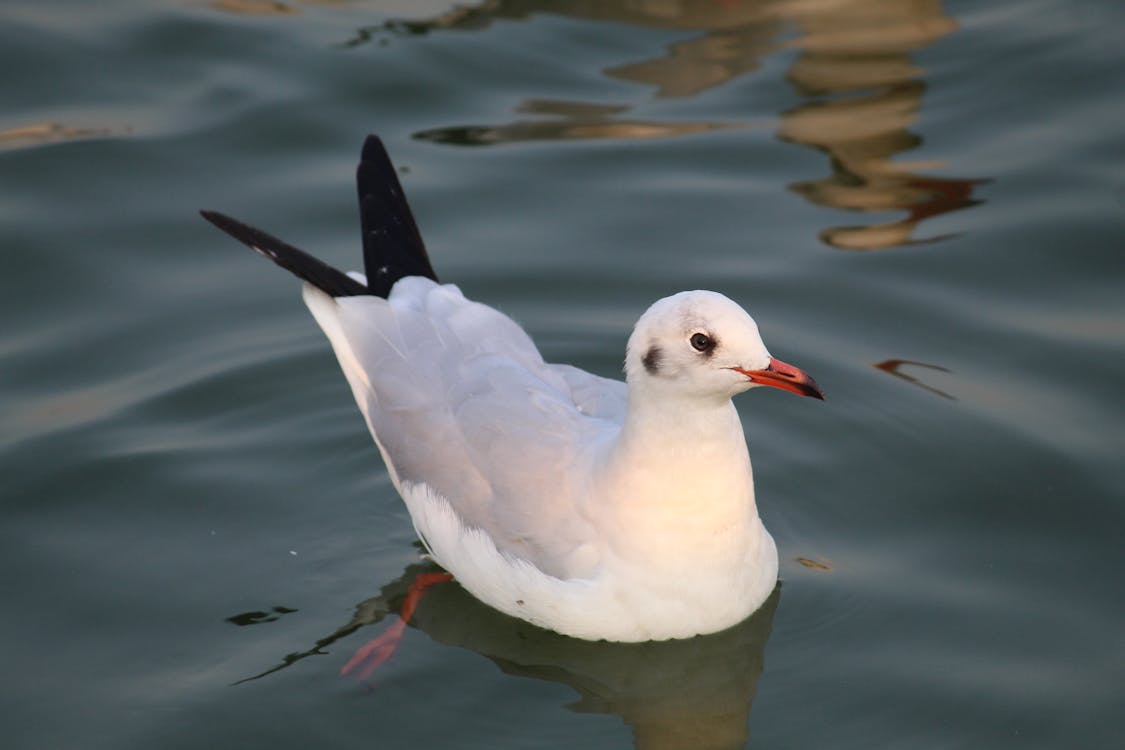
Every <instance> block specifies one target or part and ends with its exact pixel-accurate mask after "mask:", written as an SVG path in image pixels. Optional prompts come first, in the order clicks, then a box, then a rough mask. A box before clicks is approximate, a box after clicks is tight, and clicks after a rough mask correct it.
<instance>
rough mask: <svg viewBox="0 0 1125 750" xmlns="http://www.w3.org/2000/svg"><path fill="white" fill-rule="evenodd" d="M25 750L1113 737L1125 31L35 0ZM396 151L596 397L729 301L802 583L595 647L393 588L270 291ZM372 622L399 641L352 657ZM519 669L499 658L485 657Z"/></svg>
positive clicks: (881, 3)
mask: <svg viewBox="0 0 1125 750" xmlns="http://www.w3.org/2000/svg"><path fill="white" fill-rule="evenodd" d="M0 19H2V20H3V23H0V66H2V69H3V70H5V71H7V75H5V76H3V77H2V78H0V91H2V92H3V101H4V104H5V106H4V108H3V111H2V113H0V215H2V217H3V227H4V229H3V238H4V242H3V257H4V260H5V269H6V270H5V272H4V274H3V275H2V277H0V288H2V290H3V296H2V297H0V311H2V315H3V320H4V325H3V326H0V383H2V390H0V425H2V431H0V470H2V472H3V477H4V481H3V484H2V485H0V486H2V490H0V493H2V495H0V497H2V523H0V545H2V546H0V549H2V550H3V555H4V559H5V565H4V570H5V575H4V579H3V580H4V604H5V606H4V611H3V615H2V616H0V636H2V638H3V643H4V644H5V649H4V650H5V654H6V656H5V659H4V663H5V667H6V669H5V678H6V679H5V680H4V681H3V687H2V688H0V695H2V702H3V705H4V710H3V712H2V713H0V717H2V718H0V732H2V733H3V735H2V736H3V737H4V745H5V746H6V747H20V748H25V747H26V748H60V747H83V748H86V747H112V748H131V747H137V748H139V747H145V748H149V747H169V748H171V747H199V746H201V745H207V744H210V745H214V746H218V747H234V746H239V745H245V746H250V747H262V746H267V745H268V746H271V747H275V748H280V747H294V748H296V747H310V746H317V747H331V746H342V747H360V746H362V747H370V746H377V747H408V746H427V745H429V746H434V747H459V748H461V747H465V748H468V747H488V748H494V747H509V746H511V747H606V748H615V747H629V746H631V745H633V744H635V745H636V746H638V747H643V748H664V747H685V748H687V747H741V746H743V745H744V744H746V743H747V742H749V743H750V744H753V745H755V746H767V747H811V746H817V747H822V746H823V747H864V748H866V747H887V746H894V747H942V748H948V747H974V748H976V747H1013V748H1015V747H1019V748H1024V747H1029V746H1032V747H1091V748H1092V747H1099V748H1100V747H1109V746H1113V745H1115V744H1117V743H1119V742H1120V738H1121V736H1122V735H1123V733H1125V723H1123V720H1122V718H1121V711H1120V707H1121V705H1122V700H1123V698H1125V637H1123V632H1125V631H1123V629H1122V624H1123V623H1125V597H1123V596H1122V584H1121V581H1122V576H1123V574H1125V559H1123V557H1125V556H1123V547H1122V530H1123V528H1125V527H1123V522H1125V499H1123V497H1125V481H1123V480H1125V470H1123V468H1122V454H1123V453H1125V425H1123V414H1125V409H1123V408H1122V402H1123V400H1122V397H1121V396H1120V388H1121V383H1122V380H1123V376H1125V293H1123V289H1125V287H1123V274H1122V272H1123V271H1125V262H1123V261H1122V260H1121V258H1122V250H1123V248H1125V222H1123V219H1125V184H1123V182H1122V175H1123V174H1125V129H1123V128H1122V126H1121V123H1122V122H1125V93H1123V92H1125V89H1122V85H1121V82H1122V74H1123V72H1125V52H1123V49H1122V44H1121V29H1122V28H1125V11H1123V10H1122V6H1121V5H1120V4H1119V3H1115V2H1111V1H1110V0H1104V1H1103V2H1078V3H1070V2H1065V0H1044V1H1041V2H1014V1H1013V0H1007V1H1005V2H997V3H983V4H978V3H969V2H950V3H938V2H933V1H927V0H913V1H909V0H908V1H899V0H834V1H830V0H825V1H823V2H818V1H816V0H772V1H763V2H757V3H751V2H698V3H686V2H656V1H653V2H647V1H640V2H635V1H634V2H623V1H622V2H582V1H575V2H564V1H563V0H558V1H556V2H549V1H543V2H534V1H532V0H527V1H524V2H504V1H503V0H499V1H496V2H488V3H481V4H475V5H464V6H455V5H453V4H445V3H441V2H423V3H413V2H405V1H403V0H398V1H397V2H390V3H379V2H365V1H364V0H352V1H349V0H338V1H337V2H328V1H325V2H313V1H312V0H308V1H306V2H298V1H297V0H279V1H277V2H271V1H269V0H218V1H216V2H211V3H208V2H205V1H200V2H192V1H191V0H185V1H183V2H177V1H175V0H170V1H166V2H161V3H141V2H127V1H125V0H112V1H109V2H99V3H89V2H78V1H77V0H53V1H52V2H50V3H38V2H31V1H30V0H15V2H8V3H6V4H5V6H4V7H3V9H0ZM371 131H376V132H379V133H380V134H381V135H382V136H383V137H384V139H385V141H386V142H387V144H388V147H389V148H390V150H391V152H392V154H393V156H394V158H395V160H396V163H398V164H399V165H400V167H401V171H402V179H403V182H404V185H405V188H406V190H407V192H408V193H409V195H410V198H411V201H412V203H413V205H414V208H415V212H416V214H417V217H418V220H419V223H420V224H421V227H422V231H423V234H424V235H425V237H426V238H427V242H428V245H429V247H430V253H431V256H432V258H433V260H434V263H435V266H436V267H437V268H438V271H439V273H441V274H442V276H443V278H446V279H449V280H454V281H456V282H457V283H459V284H460V285H461V286H462V288H463V289H464V290H465V291H466V292H467V293H468V294H470V295H471V296H474V297H476V298H478V299H482V300H484V301H487V302H489V303H491V304H494V305H496V306H498V307H500V308H501V309H503V310H505V311H506V312H508V313H509V314H511V315H513V316H514V317H515V318H516V319H518V320H520V321H521V322H522V323H523V324H524V325H525V326H526V327H527V328H528V329H529V330H530V332H531V333H532V334H533V336H535V338H536V339H537V340H538V341H539V342H540V344H541V347H542V349H543V351H544V353H545V354H546V355H547V357H548V358H549V359H553V360H556V361H569V362H573V363H575V364H578V365H580V366H582V367H585V368H588V369H591V370H594V371H596V372H599V373H601V374H605V375H614V374H616V373H617V372H618V371H619V368H620V361H621V358H622V351H623V346H624V341H625V338H626V336H627V334H628V331H629V328H630V326H631V325H632V323H633V321H634V320H635V319H636V317H637V315H638V314H639V313H640V312H641V311H642V310H643V309H644V308H645V306H647V304H648V303H649V302H651V301H652V300H654V299H656V298H657V297H659V296H662V295H665V294H668V293H671V292H674V291H677V290H679V289H683V288H713V289H717V290H719V291H722V292H724V293H726V294H728V295H729V296H731V297H733V298H735V299H737V300H739V301H741V302H743V303H744V304H745V305H746V306H747V308H749V309H750V310H751V311H752V313H753V314H754V315H755V317H756V318H757V319H758V320H759V322H760V324H761V327H762V331H763V335H764V337H765V338H766V341H767V343H769V344H770V348H771V350H772V351H773V352H774V353H775V354H776V355H778V356H779V357H781V358H783V359H786V360H788V361H792V362H795V363H798V364H800V365H801V366H802V367H804V368H805V369H807V370H808V371H809V372H811V373H813V374H814V375H815V376H816V378H817V380H818V381H819V382H820V383H821V385H822V386H823V387H824V389H825V391H826V392H827V394H828V398H829V400H828V401H827V402H825V403H823V404H821V403H815V402H811V400H806V399H796V398H793V397H791V396H786V395H785V394H781V393H761V392H756V393H752V394H749V395H747V396H744V397H742V398H741V399H740V401H739V405H740V409H741V412H742V415H743V418H744V421H745V424H746V427H747V432H748V435H749V436H750V440H751V450H752V453H753V456H754V460H755V468H756V476H757V484H758V494H759V504H760V506H761V510H762V513H763V516H764V518H765V520H766V523H767V525H768V526H769V527H770V529H771V530H772V531H773V533H774V536H775V537H776V538H777V540H778V543H779V547H780V549H781V554H782V578H783V582H782V584H781V586H780V589H779V591H778V592H776V594H775V597H774V598H773V599H771V601H770V602H769V604H768V605H767V607H766V608H764V609H763V610H762V611H761V612H759V613H758V614H757V615H755V617H754V618H752V619H751V620H750V621H748V622H747V623H744V624H743V625H742V626H740V627H738V628H735V629H733V630H731V631H728V632H727V633H723V634H720V635H717V636H713V637H708V638H698V639H693V640H691V641H686V642H674V643H664V644H645V645H635V646H612V645H607V644H590V643H582V642H578V641H572V640H568V639H564V638H561V637H558V636H553V635H550V634H546V633H542V632H539V631H535V630H534V629H532V628H530V627H529V626H526V625H523V624H522V623H519V622H516V621H513V620H510V619H507V618H505V617H503V616H500V615H497V614H495V613H493V612H491V611H490V610H488V609H487V608H485V607H483V606H481V605H478V604H476V603H475V602H473V601H472V600H471V599H469V598H468V597H467V596H466V595H465V594H464V593H463V592H461V591H460V590H459V589H458V588H457V587H456V586H446V587H439V588H436V589H434V590H433V591H432V592H431V594H430V595H428V596H427V597H426V598H425V599H424V600H423V603H422V606H421V607H420V609H419V612H418V620H417V622H416V623H414V625H415V626H416V627H412V628H410V629H409V630H408V631H407V636H406V639H405V643H404V646H403V648H402V650H401V652H400V653H399V654H398V655H397V656H396V658H395V659H394V660H393V661H392V662H390V663H389V664H388V665H386V666H385V667H384V668H383V669H382V670H381V671H380V672H379V673H378V674H377V676H376V678H375V687H374V690H365V689H363V688H361V687H360V686H358V685H356V684H355V683H354V682H352V681H351V680H348V679H344V678H340V677H339V676H338V672H339V670H340V667H341V666H342V665H343V664H344V663H345V662H346V661H347V659H348V658H349V657H350V655H351V653H352V651H353V650H354V649H355V648H356V647H357V646H359V645H360V644H361V643H363V642H364V641H365V640H367V639H368V638H370V637H372V636H373V635H375V634H376V633H378V632H379V628H380V627H382V626H383V624H385V623H386V622H389V621H390V618H393V615H388V614H387V613H388V611H391V610H393V609H395V607H397V605H398V604H399V603H400V602H401V599H402V596H403V594H404V592H405V588H406V585H407V583H408V581H409V580H410V579H411V578H412V577H413V574H414V572H415V570H416V566H417V565H418V564H419V563H418V561H419V554H418V548H417V547H416V545H415V542H414V535H413V532H412V529H411V526H410V522H409V519H408V517H407V515H406V512H405V510H404V509H403V508H402V505H401V503H400V502H399V500H398V499H397V497H396V495H395V493H394V490H393V488H392V487H391V485H390V482H389V479H388V478H387V475H386V472H385V470H384V469H383V467H382V464H381V462H380V461H379V458H378V454H377V452H376V451H375V449H374V447H373V446H372V445H371V443H370V440H369V438H368V437H367V435H366V433H365V430H364V427H363V424H362V421H361V419H360V418H359V416H358V415H357V413H356V410H355V407H354V405H353V404H352V401H351V396H350V394H349V392H348V390H347V387H346V385H345V383H344V380H343V378H342V377H341V375H340V373H339V372H338V368H337V365H336V363H335V361H334V359H333V357H332V355H331V353H330V351H329V349H328V346H327V344H326V342H325V341H324V340H323V338H322V335H321V334H320V332H319V331H318V330H317V329H316V327H315V325H314V324H313V322H312V321H311V319H310V317H309V316H308V314H307V312H306V311H305V309H304V307H303V305H302V304H301V302H300V299H299V297H298V294H297V292H298V289H297V285H296V284H295V283H293V281H292V280H291V279H290V278H287V277H286V276H285V275H284V274H282V273H281V272H279V271H277V270H276V269H274V268H272V267H270V266H269V265H268V264H265V263H263V262H261V261H260V260H259V259H257V258H255V257H253V256H252V255H251V254H250V253H248V252H246V251H245V250H243V249H240V248H239V247H238V246H236V245H234V243H231V242H230V241H229V240H228V239H226V238H225V237H223V236H221V235H219V234H218V233H217V232H215V231H214V230H213V228H211V227H209V226H208V225H206V224H205V223H204V222H203V221H201V220H200V219H199V218H198V216H197V214H196V211H197V209H200V208H216V209H220V210H223V211H226V212H229V213H231V214H233V215H235V216H238V217H240V218H243V219H245V220H247V221H250V222H252V223H255V224H258V225H261V226H263V227H264V228H266V229H269V230H270V231H272V232H274V233H276V234H278V235H280V236H282V237H285V238H287V239H289V240H290V241H292V242H294V243H295V244H298V245H300V246H302V247H305V248H307V249H309V250H312V251H314V252H316V253H317V254H319V255H320V256H321V257H323V258H325V259H326V260H328V261H329V262H331V263H333V264H334V265H337V266H342V267H356V266H358V265H359V263H360V261H359V242H358V239H359V238H358V222H357V217H356V210H355V205H354V203H355V198H354V194H353V183H352V179H353V177H352V172H353V169H354V165H355V161H356V157H357V154H358V149H359V145H360V143H361V142H362V139H363V136H364V135H365V134H366V133H368V132H371ZM373 623H380V624H378V625H375V626H374V627H369V626H370V625H371V624H373ZM497 667H499V669H497Z"/></svg>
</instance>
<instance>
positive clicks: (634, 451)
mask: <svg viewBox="0 0 1125 750" xmlns="http://www.w3.org/2000/svg"><path fill="white" fill-rule="evenodd" d="M652 395H653V394H647V396H648V397H647V398H635V397H633V394H630V399H629V404H628V411H627V413H626V417H625V421H624V424H623V425H622V429H621V432H620V433H619V435H618V438H617V443H616V445H615V446H614V448H613V450H612V452H611V456H610V463H609V465H608V466H607V468H608V470H609V472H610V473H611V474H614V475H619V476H622V477H626V476H627V477H630V478H631V481H633V482H635V483H636V484H637V485H638V486H637V487H635V488H633V490H634V491H633V492H632V493H629V494H632V495H636V494H637V493H639V492H644V493H645V494H647V496H648V497H649V498H650V500H656V501H660V502H664V503H672V504H683V503H688V504H694V503H696V502H703V503H716V502H717V503H720V504H724V503H728V502H729V503H731V504H733V505H735V506H741V505H745V504H746V503H749V505H750V506H751V507H753V505H754V478H753V473H752V471H751V468H750V455H749V452H748V451H747V449H746V438H745V435H744V434H743V432H742V423H741V421H740V420H739V418H738V412H737V410H735V408H734V404H733V403H731V401H730V399H729V398H725V399H715V400H700V399H696V398H693V399H677V398H675V397H664V398H653V397H652Z"/></svg>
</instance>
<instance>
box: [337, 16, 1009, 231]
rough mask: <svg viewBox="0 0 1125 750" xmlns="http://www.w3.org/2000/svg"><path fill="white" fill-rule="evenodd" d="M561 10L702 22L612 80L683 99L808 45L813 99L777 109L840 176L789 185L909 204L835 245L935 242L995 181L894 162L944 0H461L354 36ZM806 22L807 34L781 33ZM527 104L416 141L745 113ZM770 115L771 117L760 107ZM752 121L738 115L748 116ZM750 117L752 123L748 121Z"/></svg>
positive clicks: (875, 205) (846, 201) (477, 24)
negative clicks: (659, 116) (921, 232)
mask: <svg viewBox="0 0 1125 750" xmlns="http://www.w3.org/2000/svg"><path fill="white" fill-rule="evenodd" d="M544 13H548V14H555V15H565V16H569V17H572V18H580V19H589V20H595V21H613V22H618V23H628V24H633V25H637V26H645V27H655V28H669V29H686V30H691V31H696V32H698V35H697V36H693V37H692V38H690V39H687V40H685V41H680V42H676V43H674V44H671V45H669V46H668V47H667V48H665V49H664V50H663V51H662V53H661V54H659V55H656V56H653V57H650V58H647V59H644V60H639V61H633V62H626V63H623V64H621V65H618V66H614V67H611V68H608V69H606V70H605V71H604V72H605V73H606V75H608V76H612V77H614V78H618V79H621V80H627V81H633V82H636V83H640V84H645V85H647V86H652V87H654V88H655V89H656V96H657V97H667V98H686V97H692V96H695V95H697V94H700V93H702V92H704V91H706V90H708V89H711V88H713V87H715V86H719V85H721V84H724V83H727V82H729V81H730V80H732V79H734V78H736V77H738V76H741V75H744V74H746V73H750V72H752V71H755V70H757V69H758V68H759V65H760V62H761V60H762V59H763V58H764V57H765V56H766V55H769V54H773V53H775V52H777V51H779V50H782V49H799V50H801V54H800V56H799V57H798V58H797V59H796V61H795V62H794V63H793V65H792V66H791V68H790V69H789V71H788V74H787V78H788V79H789V81H790V82H791V83H792V84H793V85H794V86H795V87H796V89H797V91H798V92H799V93H800V94H801V95H803V96H804V97H806V98H807V99H808V100H809V101H808V102H807V103H806V104H802V105H800V106H798V107H796V108H793V109H791V110H789V111H787V112H784V113H782V115H781V125H780V128H779V131H778V135H779V137H780V138H781V139H782V140H784V141H788V142H791V143H797V144H801V145H804V146H810V147H812V148H815V149H817V150H818V151H822V152H824V153H825V154H827V155H828V157H829V163H830V166H831V174H829V175H828V176H827V177H823V178H820V179H817V180H809V181H801V182H796V183H793V184H792V185H791V186H790V187H791V189H792V190H793V191H794V192H796V193H798V194H799V195H801V196H803V197H805V198H806V199H807V200H809V201H811V202H812V203H815V204H817V205H821V206H826V207H828V208H833V209H842V210H847V211H855V212H864V213H869V212H887V211H905V212H906V216H905V217H903V218H901V219H898V220H895V221H888V222H876V223H868V224H858V225H851V226H836V227H830V228H828V229H825V230H823V231H821V232H820V235H819V236H820V238H821V239H822V240H823V241H824V242H825V243H827V244H829V245H831V246H833V247H837V248H841V249H848V250H874V249H879V248H888V247H897V246H904V245H914V244H920V243H926V242H935V241H938V240H941V239H945V238H946V237H948V236H949V235H943V236H937V237H929V238H925V239H917V238H916V237H915V231H916V228H917V227H918V225H919V224H920V223H921V222H923V221H924V220H926V219H928V218H930V217H933V216H940V215H942V214H946V213H949V212H951V211H957V210H959V209H962V208H967V207H970V206H974V205H977V204H978V203H980V200H979V199H977V198H975V197H974V196H973V192H974V190H975V188H976V186H978V185H980V184H983V183H984V182H986V181H987V180H981V179H966V178H956V177H934V176H931V175H927V174H923V173H922V172H923V170H925V171H929V170H933V169H937V168H939V167H941V166H942V163H941V162H936V161H931V162H914V163H911V162H898V161H894V159H895V157H896V156H898V155H899V154H901V153H904V152H906V151H909V150H911V149H914V148H916V147H918V146H919V145H920V144H921V143H922V138H921V136H919V135H917V134H915V133H912V132H911V131H910V130H909V128H910V127H911V126H912V125H914V123H915V122H916V121H917V120H918V117H919V112H920V110H921V106H922V98H923V94H924V92H925V89H926V87H925V83H924V82H923V81H922V76H923V74H924V72H925V71H924V70H923V69H922V68H920V67H919V66H918V65H917V64H915V63H914V61H913V60H912V59H911V57H910V53H912V52H914V51H917V50H920V49H922V48H923V47H926V46H928V45H930V44H932V43H934V42H936V41H937V40H939V39H941V38H942V37H944V36H946V35H948V34H950V33H952V32H953V31H955V30H956V29H957V24H956V22H955V21H954V20H953V19H952V18H950V17H949V16H947V15H946V14H945V13H944V11H943V10H942V7H941V3H940V1H939V0H831V1H829V0H824V1H821V2H817V1H816V0H773V1H768V0H767V1H766V2H760V3H694V2H686V1H685V2H675V1H673V2H668V1H667V0H650V1H648V2H646V1H645V0H616V1H614V2H595V1H594V0H570V1H567V0H500V1H497V2H489V3H485V4H483V5H478V6H474V7H469V8H465V7H459V8H457V9H456V10H453V11H450V12H448V13H445V14H441V15H438V16H436V17H434V18H432V19H430V20H426V21H410V22H395V23H387V24H382V25H380V26H378V27H371V28H368V29H363V30H361V32H360V33H359V35H358V36H357V37H356V39H353V40H352V42H351V44H360V43H362V42H364V41H366V40H368V39H370V38H371V37H372V36H373V35H374V34H376V33H378V32H386V31H393V32H396V33H407V34H425V33H427V32H429V31H431V30H436V29H460V30H477V29H482V28H485V27H487V26H488V25H490V24H491V22H492V21H493V20H495V19H507V20H521V19H527V18H529V17H530V16H533V15H536V14H544ZM794 29H795V30H796V31H797V36H796V37H794V38H792V39H788V40H786V39H784V36H785V35H786V34H789V33H792V31H793V30H794ZM541 106H542V102H537V101H528V102H525V103H524V104H523V105H522V106H521V107H520V108H519V110H518V111H519V112H523V113H532V114H540V115H544V114H546V115H551V117H550V119H544V120H525V119H520V120H517V121H515V122H511V123H507V124H491V125H483V124H477V125H461V126H456V127H443V128H437V129H433V130H426V131H423V132H421V133H418V134H417V137H419V138H422V139H426V140H432V141H437V142H441V143H450V144H456V145H491V144H499V143H511V142H517V141H528V140H569V139H579V138H662V137H669V136H675V135H682V134H685V133H697V132H701V131H708V130H718V129H727V128H732V127H739V126H740V125H738V124H735V123H733V122H732V123H699V122H688V123H684V122H674V121H668V122H651V121H638V120H621V119H616V118H615V116H616V115H619V114H621V113H622V112H624V111H627V110H628V109H629V107H628V106H612V107H601V108H600V111H599V108H598V106H597V105H588V104H566V103H552V107H553V110H552V111H544V110H543V109H541ZM757 114H759V115H760V114H761V113H757ZM749 121H751V118H749V117H748V118H742V119H741V120H740V122H742V123H746V122H749ZM741 126H743V127H745V125H744V124H743V125H741Z"/></svg>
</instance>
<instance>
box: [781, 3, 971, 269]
mask: <svg viewBox="0 0 1125 750" xmlns="http://www.w3.org/2000/svg"><path fill="white" fill-rule="evenodd" d="M794 20H795V21H796V22H797V23H798V25H799V27H800V29H801V35H800V37H798V38H797V39H795V40H794V41H793V42H792V44H793V45H794V46H797V47H800V48H801V49H802V50H803V52H802V54H801V56H800V57H799V58H798V59H797V61H796V62H795V63H794V64H793V66H792V67H791V68H790V69H789V73H788V78H789V80H790V81H791V82H792V83H793V85H794V86H796V87H797V89H798V91H800V92H801V93H802V94H804V95H805V96H807V97H808V98H809V99H810V102H809V103H808V104H804V105H801V106H799V107H797V108H795V109H792V110H790V111H789V112H786V113H785V114H784V115H783V116H782V124H781V129H780V132H779V135H780V137H781V138H782V139H784V140H787V141H791V142H793V143H800V144H802V145H807V146H812V147H813V148H816V149H819V150H821V151H823V152H825V153H826V154H828V156H829V157H830V159H831V166H832V174H831V175H830V176H828V177H824V178H821V179H819V180H815V181H811V182H797V183H794V184H793V185H791V186H790V187H791V188H792V189H793V190H794V191H795V192H797V193H798V194H800V195H802V196H804V197H805V198H807V199H808V200H810V201H812V202H813V203H816V204H818V205H822V206H829V207H831V208H839V209H846V210H850V211H861V212H875V211H891V210H906V211H907V212H908V213H907V216H906V217H905V218H903V219H900V220H898V221H893V222H887V223H876V224H867V225H858V226H842V227H832V228H829V229H825V230H823V231H822V232H821V233H820V237H821V239H822V240H824V241H825V242H826V243H828V244H829V245H832V246H833V247H838V248H843V249H849V250H873V249H878V248H886V247H895V246H900V245H910V244H916V243H918V242H922V241H925V242H933V241H935V240H939V239H944V237H934V238H930V239H928V240H916V239H914V231H915V228H916V227H917V225H918V224H919V223H921V222H922V221H923V220H925V219H927V218H930V217H932V216H938V215H941V214H944V213H948V212H950V211H956V210H958V209H961V208H966V207H968V206H973V205H976V204H978V203H979V202H980V201H979V200H976V199H974V198H973V197H972V193H973V189H974V188H975V187H976V186H977V185H979V184H982V183H983V182H984V181H983V180H973V179H959V178H937V177H930V176H924V175H921V174H919V173H918V172H919V170H923V169H927V170H928V169H934V168H936V167H940V166H942V165H941V163H940V162H929V163H923V162H919V163H908V162H895V161H892V159H893V158H894V157H895V156H896V155H897V154H900V153H902V152H904V151H908V150H910V149H913V148H915V147H917V146H918V145H920V144H921V143H922V138H921V136H918V135H915V134H914V133H911V132H910V131H909V130H908V129H907V128H908V127H909V126H911V125H913V124H914V123H915V122H916V121H917V119H918V115H919V111H920V109H921V104H922V95H923V93H924V92H925V84H924V83H923V82H922V81H921V75H922V73H923V72H924V71H923V70H922V69H921V68H919V67H917V66H916V65H915V64H914V63H913V62H912V61H911V59H910V57H909V53H910V52H911V51H914V50H918V49H921V48H922V47H924V46H926V45H929V44H931V43H933V42H934V41H936V40H938V39H940V38H941V37H943V36H945V35H946V34H949V33H951V32H953V31H954V30H955V29H956V28H957V24H956V22H955V21H954V20H953V19H952V18H949V17H948V16H946V15H945V14H944V13H943V12H942V9H941V4H940V2H938V0H910V1H904V2H892V1H889V0H851V1H850V2H836V3H819V4H811V5H808V6H806V10H805V11H803V12H800V13H797V14H795V16H794Z"/></svg>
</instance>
